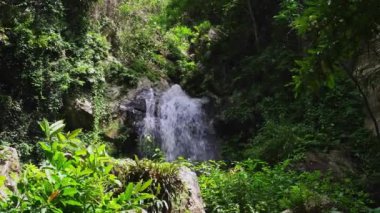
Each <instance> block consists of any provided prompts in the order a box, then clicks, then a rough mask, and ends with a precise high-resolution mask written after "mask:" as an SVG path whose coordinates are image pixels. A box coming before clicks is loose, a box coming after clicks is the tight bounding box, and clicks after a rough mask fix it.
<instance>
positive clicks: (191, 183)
mask: <svg viewBox="0 0 380 213" xmlns="http://www.w3.org/2000/svg"><path fill="white" fill-rule="evenodd" d="M178 176H179V179H180V180H181V181H182V183H183V184H184V185H185V187H186V188H187V190H188V193H189V197H188V198H187V199H186V200H184V202H183V206H184V209H186V210H188V211H190V212H194V213H203V212H205V209H204V203H203V200H202V195H201V189H200V188H199V184H198V177H197V175H196V174H195V172H193V171H191V170H190V169H189V168H187V167H181V168H180V169H179V173H178Z"/></svg>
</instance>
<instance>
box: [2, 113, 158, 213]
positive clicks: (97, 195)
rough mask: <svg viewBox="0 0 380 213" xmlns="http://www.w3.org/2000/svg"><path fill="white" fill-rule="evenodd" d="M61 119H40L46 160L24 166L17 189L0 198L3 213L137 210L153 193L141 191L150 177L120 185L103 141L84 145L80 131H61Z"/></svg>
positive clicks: (147, 184) (41, 144)
mask: <svg viewBox="0 0 380 213" xmlns="http://www.w3.org/2000/svg"><path fill="white" fill-rule="evenodd" d="M64 126H65V125H64V123H63V121H58V122H55V123H53V124H49V122H47V121H46V120H43V121H42V122H40V127H41V129H42V130H43V132H44V133H45V140H44V141H42V142H40V143H39V144H40V146H41V148H42V149H43V151H44V153H45V156H46V158H47V159H46V161H45V162H43V163H42V165H41V166H40V167H37V166H35V165H33V164H27V165H25V168H24V171H23V173H22V174H21V178H20V181H19V183H18V185H17V189H18V190H17V191H16V192H11V191H8V197H7V198H3V199H2V201H1V208H2V211H7V212H36V211H38V212H88V211H91V212H115V211H125V210H130V209H141V208H143V207H145V206H146V205H147V204H148V203H149V200H152V199H154V198H155V196H154V195H152V194H150V193H145V190H146V189H147V188H148V187H149V186H150V185H151V183H152V180H148V181H146V182H142V181H140V180H139V181H136V182H137V183H136V184H134V183H132V182H130V183H128V184H127V183H126V187H125V190H123V191H120V192H118V193H116V192H117V191H118V190H120V189H121V188H122V187H123V186H122V183H121V182H120V181H119V180H118V179H117V177H116V176H115V175H113V174H112V173H111V171H112V168H113V165H114V164H115V160H114V159H112V158H111V157H109V156H108V155H107V153H106V150H105V145H102V144H95V143H94V144H90V145H86V144H84V143H82V142H81V141H80V140H79V139H78V137H77V136H78V135H79V134H80V132H81V130H75V131H73V132H69V133H66V134H65V133H63V132H62V129H63V128H64Z"/></svg>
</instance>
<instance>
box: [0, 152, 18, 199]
mask: <svg viewBox="0 0 380 213" xmlns="http://www.w3.org/2000/svg"><path fill="white" fill-rule="evenodd" d="M20 173H21V166H20V160H19V158H18V154H17V151H16V149H14V148H11V147H0V177H1V178H0V180H1V181H0V182H2V181H4V182H3V185H2V186H0V196H1V197H6V196H7V193H6V191H8V190H10V191H13V192H15V191H16V190H17V181H18V178H19V175H20Z"/></svg>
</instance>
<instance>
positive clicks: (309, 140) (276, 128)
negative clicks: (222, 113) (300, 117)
mask: <svg viewBox="0 0 380 213" xmlns="http://www.w3.org/2000/svg"><path fill="white" fill-rule="evenodd" d="M325 141H328V138H327V135H326V134H322V133H316V132H315V131H314V129H313V128H311V127H310V126H307V125H304V124H287V123H275V122H273V121H268V122H267V123H265V124H264V127H263V128H262V129H261V130H260V131H259V133H258V135H257V136H256V137H254V138H253V139H251V141H250V144H249V145H248V146H247V149H246V150H245V151H244V154H245V156H246V157H247V158H257V159H261V160H264V161H266V162H270V163H277V162H281V161H283V160H285V159H288V158H290V157H292V156H295V155H297V154H301V153H304V152H305V150H310V149H311V148H312V147H316V146H318V145H320V144H321V143H324V142H325Z"/></svg>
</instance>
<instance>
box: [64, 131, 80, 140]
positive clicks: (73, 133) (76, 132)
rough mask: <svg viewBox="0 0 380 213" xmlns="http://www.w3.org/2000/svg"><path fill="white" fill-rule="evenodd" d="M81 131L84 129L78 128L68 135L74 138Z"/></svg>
mask: <svg viewBox="0 0 380 213" xmlns="http://www.w3.org/2000/svg"><path fill="white" fill-rule="evenodd" d="M81 132H82V129H76V130H74V131H72V132H70V133H69V134H68V135H67V137H68V138H69V139H74V138H76V137H77V136H78V135H79V134H80V133H81Z"/></svg>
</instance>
